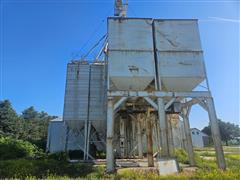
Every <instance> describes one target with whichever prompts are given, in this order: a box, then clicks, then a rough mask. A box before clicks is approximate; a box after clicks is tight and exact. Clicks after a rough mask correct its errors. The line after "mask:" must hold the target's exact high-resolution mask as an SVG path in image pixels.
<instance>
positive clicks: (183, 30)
mask: <svg viewBox="0 0 240 180" xmlns="http://www.w3.org/2000/svg"><path fill="white" fill-rule="evenodd" d="M154 27H155V38H156V40H155V42H156V49H157V62H158V71H159V72H158V73H159V76H160V79H161V81H162V85H163V90H165V91H191V90H192V89H194V88H195V87H196V86H197V85H198V84H199V83H201V82H202V81H203V80H204V79H205V69H204V68H205V67H204V63H203V53H202V49H201V42H200V36H199V31H198V25H197V21H196V20H154Z"/></svg>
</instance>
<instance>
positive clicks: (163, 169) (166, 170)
mask: <svg viewBox="0 0 240 180" xmlns="http://www.w3.org/2000/svg"><path fill="white" fill-rule="evenodd" d="M157 168H158V171H159V175H169V174H174V173H178V172H179V168H178V163H177V161H176V160H175V159H159V160H158V161H157Z"/></svg>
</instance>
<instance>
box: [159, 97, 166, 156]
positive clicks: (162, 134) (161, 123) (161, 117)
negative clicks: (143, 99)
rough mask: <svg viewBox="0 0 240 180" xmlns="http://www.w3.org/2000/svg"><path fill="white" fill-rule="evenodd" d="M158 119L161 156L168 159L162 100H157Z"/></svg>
mask: <svg viewBox="0 0 240 180" xmlns="http://www.w3.org/2000/svg"><path fill="white" fill-rule="evenodd" d="M158 118H159V126H160V137H161V148H162V152H161V156H162V157H169V152H168V141H167V123H166V114H165V106H164V101H163V99H162V98H158Z"/></svg>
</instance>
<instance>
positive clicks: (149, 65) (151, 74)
mask: <svg viewBox="0 0 240 180" xmlns="http://www.w3.org/2000/svg"><path fill="white" fill-rule="evenodd" d="M108 59H109V65H108V72H109V78H110V80H111V82H112V86H111V87H110V89H111V90H145V88H146V87H147V86H148V85H149V84H150V83H151V81H152V80H153V79H154V78H155V66H154V56H153V52H135V51H132V52H130V51H129V52H126V51H125V52H124V51H111V52H109V56H108Z"/></svg>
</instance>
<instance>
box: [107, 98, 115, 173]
mask: <svg viewBox="0 0 240 180" xmlns="http://www.w3.org/2000/svg"><path fill="white" fill-rule="evenodd" d="M113 128H114V114H113V98H108V105H107V172H113V171H114V170H115V165H114V163H115V162H114V154H113V133H114V129H113Z"/></svg>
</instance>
